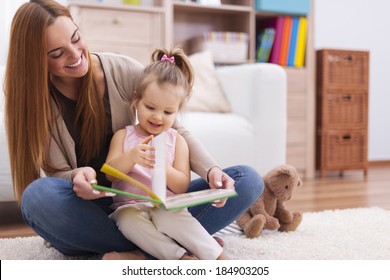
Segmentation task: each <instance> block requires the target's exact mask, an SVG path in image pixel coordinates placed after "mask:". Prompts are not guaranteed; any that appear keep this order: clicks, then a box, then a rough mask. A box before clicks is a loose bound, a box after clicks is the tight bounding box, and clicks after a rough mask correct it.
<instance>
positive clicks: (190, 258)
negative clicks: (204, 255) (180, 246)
mask: <svg viewBox="0 0 390 280" xmlns="http://www.w3.org/2000/svg"><path fill="white" fill-rule="evenodd" d="M180 260H192V261H194V260H199V259H198V258H197V257H195V256H194V255H188V254H187V253H186V254H184V255H183V256H182V257H181V258H180Z"/></svg>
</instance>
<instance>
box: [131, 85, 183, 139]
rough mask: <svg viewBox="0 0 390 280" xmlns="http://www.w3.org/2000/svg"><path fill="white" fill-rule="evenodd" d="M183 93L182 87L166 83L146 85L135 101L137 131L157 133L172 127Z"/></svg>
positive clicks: (146, 133)
mask: <svg viewBox="0 0 390 280" xmlns="http://www.w3.org/2000/svg"><path fill="white" fill-rule="evenodd" d="M184 94H185V93H184V89H183V88H182V87H179V86H174V85H171V84H168V83H164V84H162V85H160V86H159V85H158V84H157V83H156V82H153V83H152V84H150V85H148V86H147V87H146V89H145V92H144V94H143V96H142V98H141V99H140V100H139V101H138V102H137V103H136V107H137V117H138V121H139V126H138V127H139V128H140V130H141V131H139V132H140V133H141V134H142V135H144V136H149V135H157V134H160V133H161V132H163V131H166V130H167V129H168V128H170V127H172V125H173V123H174V122H175V119H176V115H177V113H178V112H179V109H180V105H181V103H182V100H183V96H184Z"/></svg>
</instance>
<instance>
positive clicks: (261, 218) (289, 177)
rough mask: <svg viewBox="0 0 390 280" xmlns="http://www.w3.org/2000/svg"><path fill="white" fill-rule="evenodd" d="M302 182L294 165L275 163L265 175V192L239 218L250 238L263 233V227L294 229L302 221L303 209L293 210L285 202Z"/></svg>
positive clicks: (240, 225)
mask: <svg viewBox="0 0 390 280" xmlns="http://www.w3.org/2000/svg"><path fill="white" fill-rule="evenodd" d="M301 185H302V180H301V179H300V177H299V175H298V172H297V170H296V169H295V167H293V166H291V165H288V164H283V165H279V166H276V167H275V168H273V169H272V170H270V171H269V172H268V173H267V174H266V175H265V176H264V192H263V194H262V195H261V196H260V197H259V199H258V200H257V201H256V202H255V203H254V204H252V205H251V207H249V209H248V210H247V211H246V212H244V213H243V214H242V215H241V216H240V217H239V218H238V219H237V220H236V222H237V224H238V226H239V227H240V228H241V229H242V230H243V231H244V233H245V235H246V236H247V237H248V238H254V237H258V236H260V234H261V232H262V230H263V229H268V230H278V231H294V230H296V229H297V227H298V226H299V224H300V223H301V221H302V214H301V213H300V212H291V211H289V210H288V209H287V208H286V206H285V202H286V201H287V200H289V199H291V197H292V195H293V193H294V191H295V190H296V189H297V188H299V187H300V186H301Z"/></svg>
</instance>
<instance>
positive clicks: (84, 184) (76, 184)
mask: <svg viewBox="0 0 390 280" xmlns="http://www.w3.org/2000/svg"><path fill="white" fill-rule="evenodd" d="M72 178H73V179H72V182H73V191H74V192H75V193H76V195H77V196H78V197H80V198H82V199H85V200H92V199H97V198H101V197H105V196H113V195H114V194H112V193H108V192H101V191H98V190H94V189H93V188H92V187H91V185H95V184H97V181H96V172H95V170H94V169H93V168H91V167H88V166H87V167H80V168H77V169H75V170H73V172H72Z"/></svg>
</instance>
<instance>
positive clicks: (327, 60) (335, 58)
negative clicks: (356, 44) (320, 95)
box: [317, 50, 369, 90]
mask: <svg viewBox="0 0 390 280" xmlns="http://www.w3.org/2000/svg"><path fill="white" fill-rule="evenodd" d="M367 54H368V53H367V52H364V51H346V50H319V51H317V69H318V70H319V72H318V73H317V85H318V86H320V87H323V88H329V89H342V90H346V89H356V90H359V89H368V70H369V68H368V66H369V57H368V55H367Z"/></svg>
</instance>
